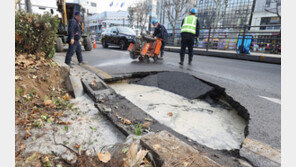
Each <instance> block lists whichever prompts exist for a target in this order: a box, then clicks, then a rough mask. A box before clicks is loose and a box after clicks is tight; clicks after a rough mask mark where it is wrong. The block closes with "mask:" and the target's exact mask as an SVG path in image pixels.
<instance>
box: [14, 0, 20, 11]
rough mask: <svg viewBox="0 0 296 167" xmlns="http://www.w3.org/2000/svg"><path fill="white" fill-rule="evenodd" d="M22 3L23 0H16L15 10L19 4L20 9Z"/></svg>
mask: <svg viewBox="0 0 296 167" xmlns="http://www.w3.org/2000/svg"><path fill="white" fill-rule="evenodd" d="M20 3H21V0H15V10H16V9H17V5H19V9H20Z"/></svg>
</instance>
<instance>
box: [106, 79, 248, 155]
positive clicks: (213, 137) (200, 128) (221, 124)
mask: <svg viewBox="0 0 296 167" xmlns="http://www.w3.org/2000/svg"><path fill="white" fill-rule="evenodd" d="M165 75H166V76H168V74H165ZM148 77H149V76H148ZM143 79H145V78H143ZM146 79H147V78H146ZM148 79H149V80H146V81H149V82H150V83H149V84H148V85H149V86H147V85H140V83H139V82H138V83H137V82H131V81H130V80H121V81H118V82H113V83H110V84H109V86H110V87H111V88H113V89H114V90H115V92H116V93H118V94H120V95H122V96H124V97H125V98H126V99H128V100H129V101H131V102H132V103H133V104H135V105H136V106H138V107H139V108H141V109H142V110H143V111H144V112H146V113H147V114H149V115H150V116H152V117H153V118H154V119H156V120H157V121H159V122H160V123H161V124H163V125H165V126H168V127H170V128H172V129H173V130H175V131H176V132H178V133H180V134H182V135H184V136H187V137H188V138H190V139H192V140H195V141H196V142H198V143H200V144H202V145H205V146H207V147H209V148H212V149H218V150H232V149H239V148H240V145H241V143H242V142H243V140H244V139H245V129H246V127H247V121H246V120H245V119H244V118H243V117H241V116H240V115H238V112H237V111H236V110H235V109H234V108H232V107H231V106H230V105H229V104H228V103H227V102H226V101H223V100H222V99H219V100H218V101H217V100H214V101H213V100H205V98H201V99H196V98H188V97H184V96H183V95H182V96H181V95H180V92H179V93H178V91H176V90H177V89H178V88H176V90H173V91H168V90H164V89H162V88H159V84H156V86H151V85H153V84H151V81H152V78H148ZM140 81H141V80H140ZM175 82H178V81H175ZM182 82H186V79H184V78H183V80H182ZM135 83H137V84H135ZM142 84H143V83H142ZM157 85H158V86H157ZM175 86H176V85H175ZM195 89H196V88H195ZM185 92H186V91H185ZM190 96H192V95H190ZM207 98H208V97H207Z"/></svg>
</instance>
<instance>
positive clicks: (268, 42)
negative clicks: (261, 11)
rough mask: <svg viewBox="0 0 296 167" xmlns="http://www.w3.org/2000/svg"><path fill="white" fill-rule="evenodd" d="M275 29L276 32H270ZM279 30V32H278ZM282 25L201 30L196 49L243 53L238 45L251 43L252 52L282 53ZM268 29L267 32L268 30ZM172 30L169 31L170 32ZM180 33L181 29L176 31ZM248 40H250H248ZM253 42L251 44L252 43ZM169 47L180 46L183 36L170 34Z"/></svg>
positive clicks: (241, 47)
mask: <svg viewBox="0 0 296 167" xmlns="http://www.w3.org/2000/svg"><path fill="white" fill-rule="evenodd" d="M270 28H273V29H274V28H275V30H272V31H271V30H268V29H270ZM277 28H279V29H278V30H276V29H277ZM280 28H281V25H280V24H274V25H261V26H247V25H245V26H240V27H215V28H212V27H210V28H202V29H200V34H199V38H198V39H199V40H198V43H195V45H194V47H195V48H201V49H205V50H206V51H209V49H211V50H212V49H217V50H232V51H233V50H235V51H236V52H241V53H243V49H244V48H243V45H240V47H238V44H245V42H249V43H250V51H251V52H263V53H271V54H280V53H281V30H280ZM264 29H265V30H264ZM266 29H267V30H266ZM170 30H171V29H168V31H169V32H170ZM176 31H177V32H180V29H178V30H176ZM246 38H248V39H246ZM250 40H251V42H250ZM167 45H168V46H180V45H181V35H180V33H176V34H175V36H173V35H172V34H170V36H169V38H168V41H167Z"/></svg>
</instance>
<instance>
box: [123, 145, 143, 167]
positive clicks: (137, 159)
mask: <svg viewBox="0 0 296 167" xmlns="http://www.w3.org/2000/svg"><path fill="white" fill-rule="evenodd" d="M147 153H148V151H147V150H142V149H140V150H139V151H138V145H137V144H135V143H132V144H131V145H130V148H129V150H128V152H127V153H126V158H125V159H124V164H123V167H134V166H141V164H142V163H144V158H145V156H146V155H147Z"/></svg>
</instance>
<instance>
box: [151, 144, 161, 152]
mask: <svg viewBox="0 0 296 167" xmlns="http://www.w3.org/2000/svg"><path fill="white" fill-rule="evenodd" d="M160 147H161V146H160V145H159V144H155V145H154V146H153V148H154V150H156V151H157V150H159V148H160Z"/></svg>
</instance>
